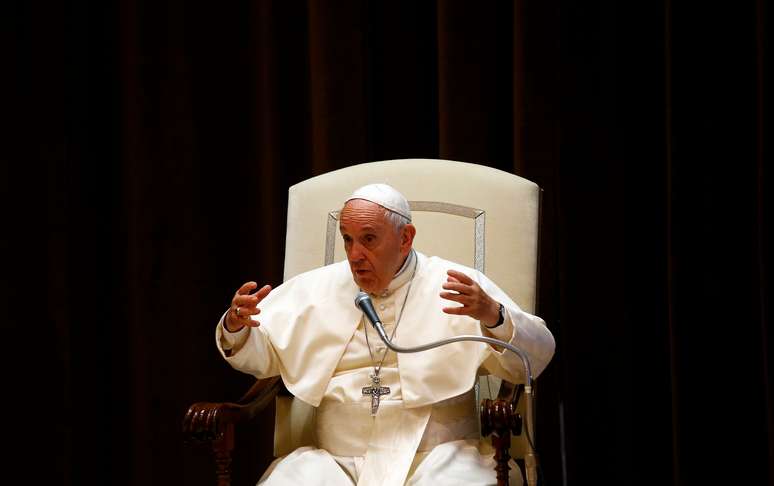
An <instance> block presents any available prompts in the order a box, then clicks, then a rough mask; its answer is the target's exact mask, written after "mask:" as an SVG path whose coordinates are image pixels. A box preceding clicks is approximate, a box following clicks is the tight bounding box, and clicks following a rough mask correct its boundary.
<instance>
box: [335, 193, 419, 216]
mask: <svg viewBox="0 0 774 486" xmlns="http://www.w3.org/2000/svg"><path fill="white" fill-rule="evenodd" d="M353 199H365V200H366V201H371V202H372V203H374V204H378V205H379V206H381V207H383V208H385V209H388V210H390V211H392V212H393V213H397V214H400V215H401V216H403V217H404V218H406V219H408V220H409V222H411V208H410V207H409V203H408V201H407V200H406V198H405V197H404V196H403V194H401V193H400V192H398V191H397V190H396V189H395V188H393V187H392V186H388V185H387V184H368V185H367V186H363V187H361V188H360V189H357V190H356V191H355V192H353V193H352V195H351V196H349V197H348V198H347V200H346V201H344V203H345V204H346V203H347V202H349V201H351V200H353Z"/></svg>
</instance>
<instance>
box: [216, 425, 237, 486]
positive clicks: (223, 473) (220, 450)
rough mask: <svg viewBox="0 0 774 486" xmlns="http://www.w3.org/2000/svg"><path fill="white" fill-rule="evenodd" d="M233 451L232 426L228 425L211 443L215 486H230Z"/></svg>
mask: <svg viewBox="0 0 774 486" xmlns="http://www.w3.org/2000/svg"><path fill="white" fill-rule="evenodd" d="M233 450H234V425H233V424H228V425H227V426H226V430H225V431H224V432H223V436H222V437H221V438H220V439H217V440H214V441H212V452H213V454H214V456H215V475H216V478H217V486H231V452H232V451H233Z"/></svg>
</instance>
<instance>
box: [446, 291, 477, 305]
mask: <svg viewBox="0 0 774 486" xmlns="http://www.w3.org/2000/svg"><path fill="white" fill-rule="evenodd" d="M439 295H440V296H441V298H442V299H446V300H451V301H452V302H459V303H460V304H463V305H468V304H470V297H468V296H467V295H464V294H455V293H452V292H441V293H440V294H439Z"/></svg>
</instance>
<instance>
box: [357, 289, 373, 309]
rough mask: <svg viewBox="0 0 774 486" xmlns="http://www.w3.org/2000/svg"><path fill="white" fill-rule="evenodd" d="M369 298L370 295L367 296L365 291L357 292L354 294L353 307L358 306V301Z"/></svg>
mask: <svg viewBox="0 0 774 486" xmlns="http://www.w3.org/2000/svg"><path fill="white" fill-rule="evenodd" d="M369 300H371V297H369V296H368V294H367V293H365V292H363V291H362V290H361V291H360V292H358V293H357V295H356V296H355V307H357V308H360V303H361V302H363V301H369Z"/></svg>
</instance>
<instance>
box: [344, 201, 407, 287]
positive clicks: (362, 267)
mask: <svg viewBox="0 0 774 486" xmlns="http://www.w3.org/2000/svg"><path fill="white" fill-rule="evenodd" d="M386 212H387V210H386V209H384V208H383V207H381V206H379V205H378V204H374V203H372V202H370V201H366V200H364V199H353V200H351V201H348V202H347V204H345V205H344V208H343V209H342V210H341V215H340V219H339V231H340V232H341V236H342V237H343V238H344V250H345V251H346V253H347V260H348V261H349V268H350V270H351V271H352V278H353V279H354V280H355V283H356V284H357V285H358V286H359V287H360V288H361V289H363V290H365V291H366V292H369V293H373V294H376V293H379V292H381V291H382V290H384V289H386V288H387V286H388V285H389V284H390V281H391V280H392V277H393V276H394V275H395V273H396V272H397V271H398V270H399V269H400V267H401V265H402V264H403V261H404V260H405V259H406V256H408V253H409V251H410V250H411V243H412V241H413V239H414V233H415V230H414V227H413V226H412V225H411V224H407V225H406V226H404V227H403V229H402V230H401V231H397V230H396V229H395V226H393V225H392V223H390V221H389V220H387V218H386V217H385V215H386Z"/></svg>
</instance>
